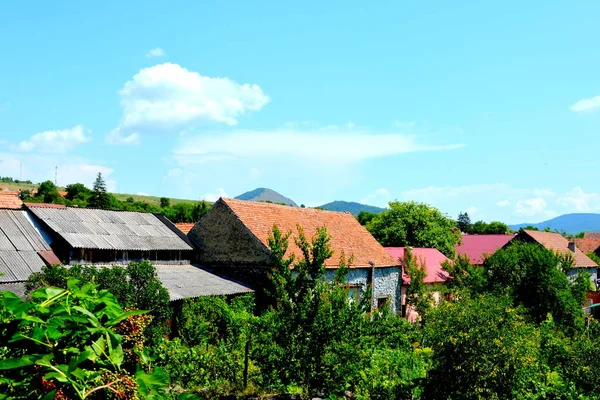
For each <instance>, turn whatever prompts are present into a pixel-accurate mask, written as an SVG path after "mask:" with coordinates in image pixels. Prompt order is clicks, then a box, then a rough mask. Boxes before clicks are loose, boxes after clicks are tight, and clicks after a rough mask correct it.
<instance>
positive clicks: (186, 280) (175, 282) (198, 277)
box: [155, 265, 254, 301]
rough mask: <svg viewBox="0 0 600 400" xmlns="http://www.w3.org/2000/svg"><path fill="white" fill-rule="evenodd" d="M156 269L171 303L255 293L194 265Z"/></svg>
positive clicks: (158, 266) (157, 267)
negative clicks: (196, 298) (195, 298)
mask: <svg viewBox="0 0 600 400" xmlns="http://www.w3.org/2000/svg"><path fill="white" fill-rule="evenodd" d="M155 267H156V273H157V275H158V278H159V279H160V281H161V282H162V284H163V286H164V287H165V288H166V289H167V290H168V291H169V297H170V298H171V301H174V300H181V299H184V298H194V297H200V296H222V295H232V294H239V293H252V292H254V290H252V289H250V288H249V287H248V286H245V285H243V284H241V283H239V282H236V281H233V280H230V279H227V278H223V277H221V276H218V275H215V274H213V273H211V272H208V271H206V270H204V269H202V268H199V267H196V266H194V265H155Z"/></svg>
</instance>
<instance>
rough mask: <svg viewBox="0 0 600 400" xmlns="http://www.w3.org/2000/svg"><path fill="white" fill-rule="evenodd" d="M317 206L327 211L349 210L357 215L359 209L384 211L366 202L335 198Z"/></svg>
mask: <svg viewBox="0 0 600 400" xmlns="http://www.w3.org/2000/svg"><path fill="white" fill-rule="evenodd" d="M317 208H322V209H323V210H329V211H340V212H344V211H346V212H349V213H350V214H352V215H358V214H359V213H360V212H361V211H366V212H371V213H380V212H382V211H385V209H384V208H379V207H375V206H369V205H366V204H361V203H356V202H353V201H341V200H336V201H333V202H331V203H327V204H323V205H322V206H319V207H317Z"/></svg>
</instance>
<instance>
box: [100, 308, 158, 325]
mask: <svg viewBox="0 0 600 400" xmlns="http://www.w3.org/2000/svg"><path fill="white" fill-rule="evenodd" d="M149 312H150V311H149V310H132V311H127V312H125V313H123V314H121V315H119V316H118V317H117V318H114V319H111V320H110V321H108V322H107V323H106V325H107V326H113V325H116V324H118V323H119V322H121V321H123V320H124V319H127V318H129V317H131V316H133V315H144V314H148V313H149Z"/></svg>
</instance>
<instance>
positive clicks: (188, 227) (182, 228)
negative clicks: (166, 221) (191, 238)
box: [175, 222, 196, 235]
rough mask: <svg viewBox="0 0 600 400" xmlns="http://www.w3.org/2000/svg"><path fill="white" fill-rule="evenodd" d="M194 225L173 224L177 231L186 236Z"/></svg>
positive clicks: (186, 223)
mask: <svg viewBox="0 0 600 400" xmlns="http://www.w3.org/2000/svg"><path fill="white" fill-rule="evenodd" d="M194 225H196V224H195V223H193V222H178V223H176V224H175V226H176V227H177V229H179V230H180V231H181V232H183V233H185V234H186V235H187V234H188V233H189V232H190V231H191V230H192V228H193V227H194Z"/></svg>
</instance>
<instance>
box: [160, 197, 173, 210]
mask: <svg viewBox="0 0 600 400" xmlns="http://www.w3.org/2000/svg"><path fill="white" fill-rule="evenodd" d="M170 205H171V199H169V198H168V197H161V198H160V207H161V208H165V207H169V206H170Z"/></svg>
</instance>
